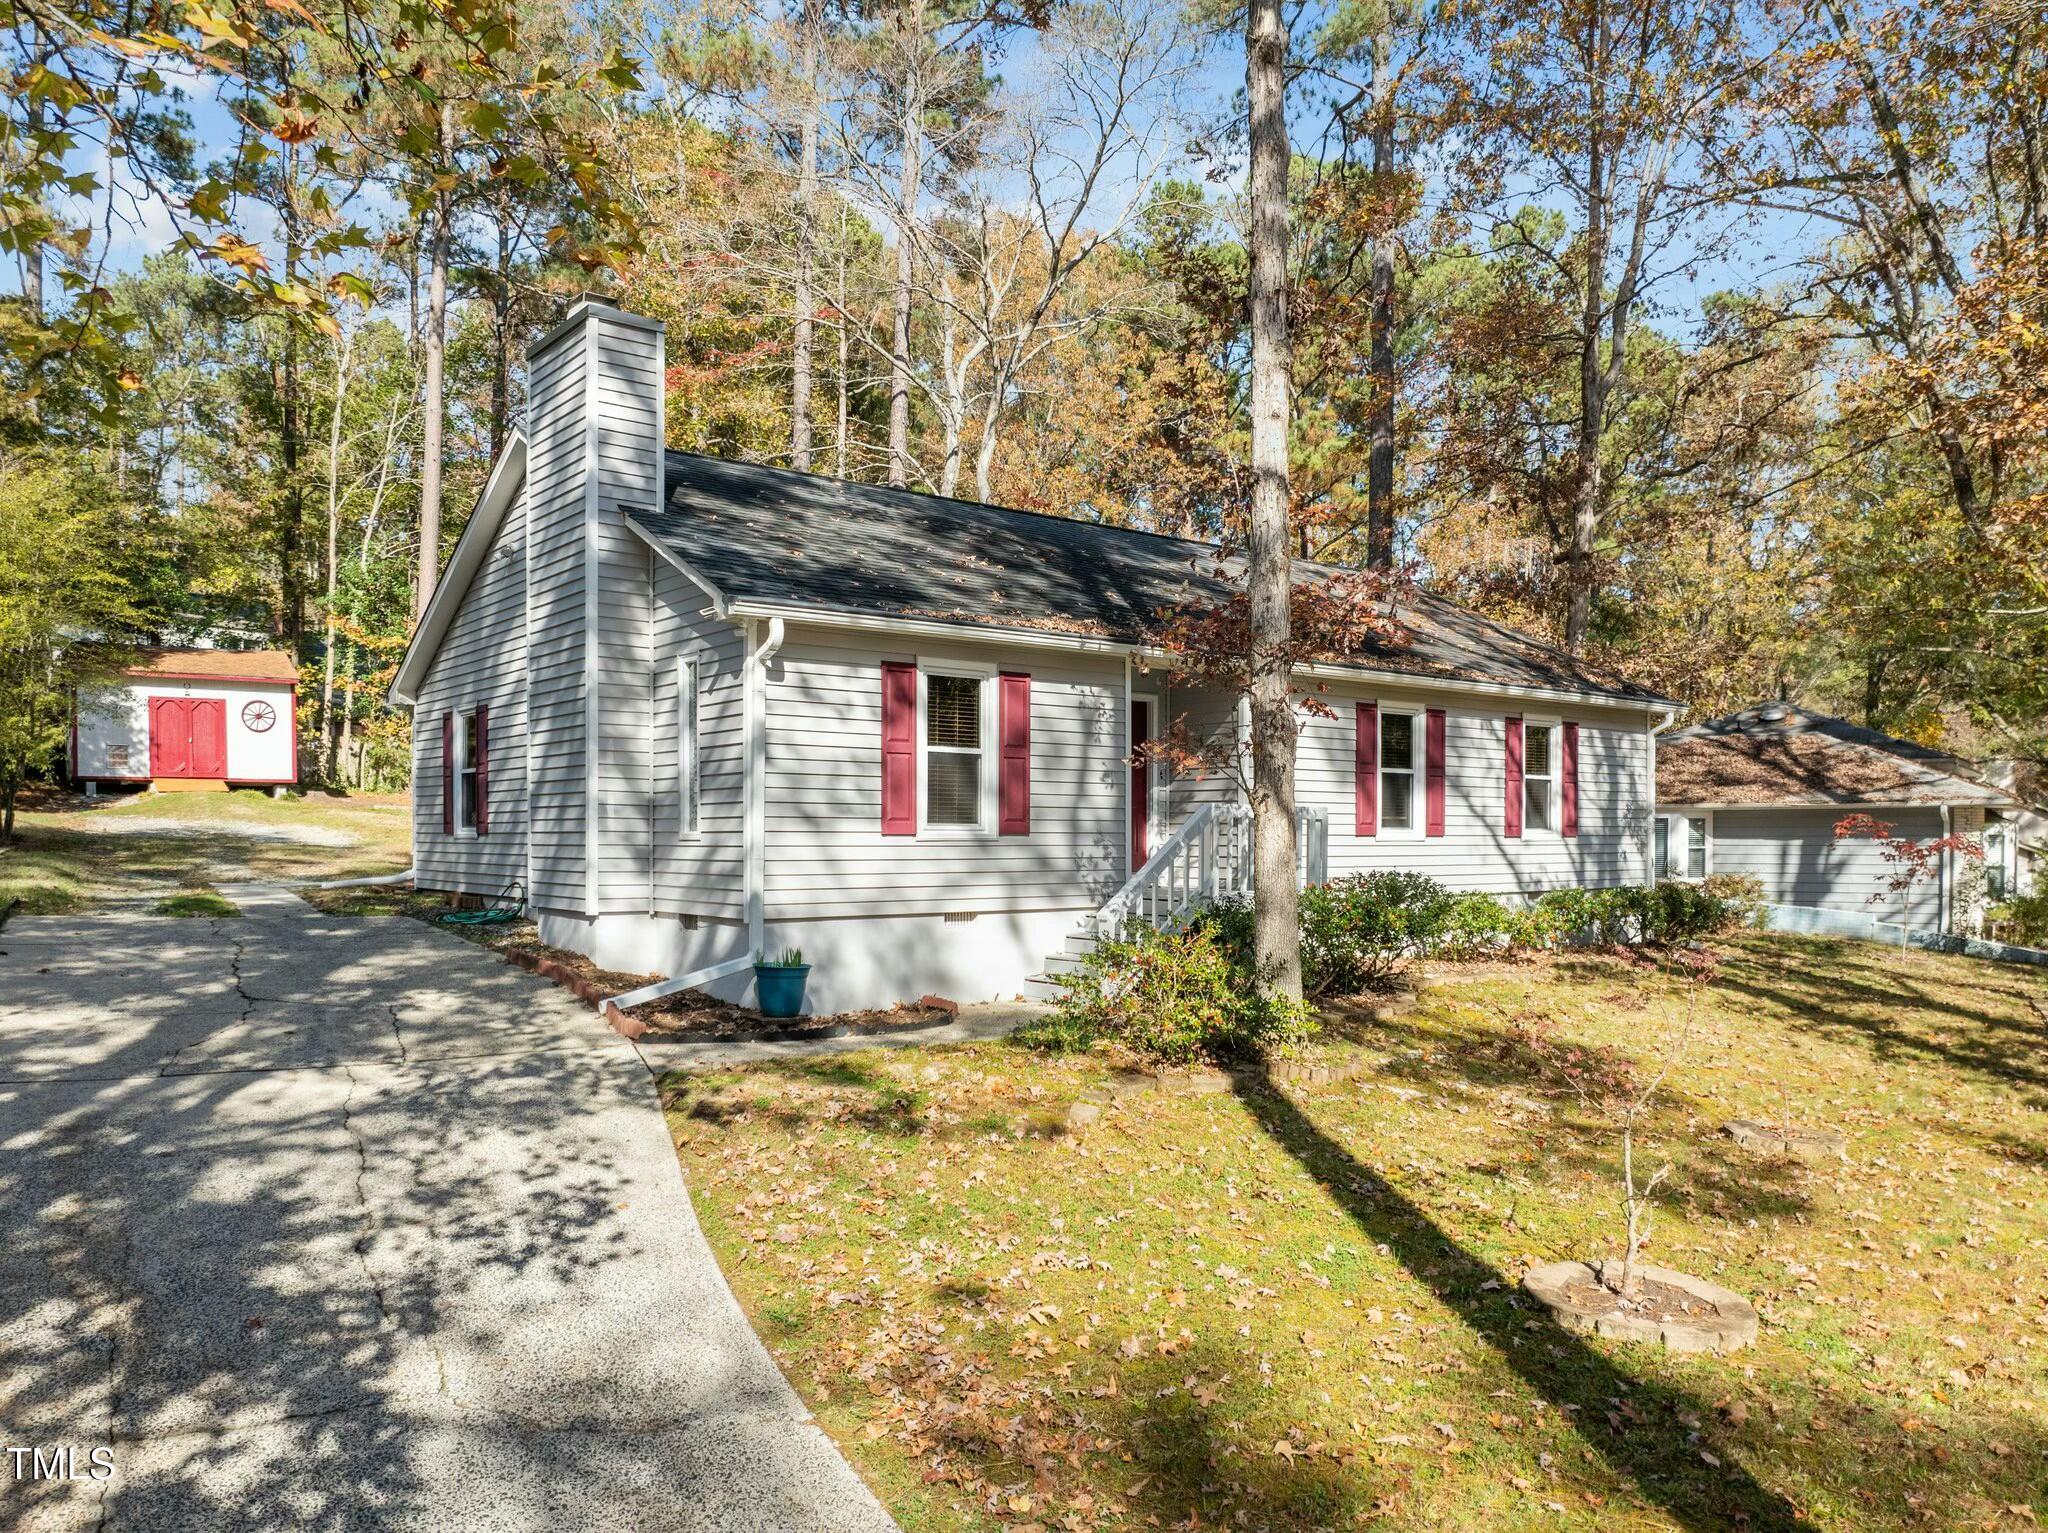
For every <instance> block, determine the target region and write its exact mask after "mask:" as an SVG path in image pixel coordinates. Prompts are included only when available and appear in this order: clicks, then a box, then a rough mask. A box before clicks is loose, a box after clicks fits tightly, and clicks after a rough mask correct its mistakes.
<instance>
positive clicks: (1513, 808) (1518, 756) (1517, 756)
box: [1505, 718, 1522, 836]
mask: <svg viewBox="0 0 2048 1533" xmlns="http://www.w3.org/2000/svg"><path fill="white" fill-rule="evenodd" d="M1507 788H1508V792H1507V820H1506V825H1505V829H1506V831H1507V833H1508V835H1510V836H1520V835H1521V833H1522V721H1521V720H1520V719H1519V718H1511V719H1509V720H1508V784H1507Z"/></svg>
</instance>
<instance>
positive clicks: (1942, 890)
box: [1900, 804, 1956, 937]
mask: <svg viewBox="0 0 2048 1533" xmlns="http://www.w3.org/2000/svg"><path fill="white" fill-rule="evenodd" d="M1952 807H1953V806H1951V805H1948V804H1943V805H1942V806H1941V839H1942V842H1943V843H1944V844H1943V846H1942V848H1941V872H1940V875H1939V876H1938V877H1937V878H1936V879H1935V881H1934V886H1935V895H1934V929H1935V931H1936V932H1938V933H1940V934H1941V935H1942V936H1944V937H1946V936H1947V935H1948V922H1949V912H1950V909H1951V907H1953V905H1954V904H1955V894H1954V891H1953V890H1951V889H1950V888H1949V882H1950V880H1951V879H1953V878H1954V877H1955V867H1956V863H1955V853H1954V852H1952V851H1950V850H1949V848H1948V846H1947V844H1946V843H1947V841H1948V838H1949V828H1950V823H1951V819H1952V814H1951V810H1952ZM1900 916H1901V918H1902V919H1903V918H1904V916H1905V912H1904V911H1901V912H1900Z"/></svg>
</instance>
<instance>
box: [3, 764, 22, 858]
mask: <svg viewBox="0 0 2048 1533" xmlns="http://www.w3.org/2000/svg"><path fill="white" fill-rule="evenodd" d="M20 789H21V784H20V783H18V782H16V781H15V780H14V779H13V778H11V777H10V778H8V779H7V784H6V786H5V787H4V788H0V843H6V842H11V841H13V840H14V795H15V794H16V793H17V792H19V791H20Z"/></svg>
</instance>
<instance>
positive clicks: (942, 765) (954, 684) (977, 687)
mask: <svg viewBox="0 0 2048 1533" xmlns="http://www.w3.org/2000/svg"><path fill="white" fill-rule="evenodd" d="M982 691H983V687H982V681H981V678H980V677H977V676H948V675H945V674H944V673H942V672H938V671H929V672H927V673H926V674H925V715H924V746H925V800H924V822H925V824H927V825H955V826H960V825H967V826H971V825H979V824H980V823H981V753H982V740H983V737H984V734H985V730H984V728H983V724H982V717H981V708H982V702H981V699H982Z"/></svg>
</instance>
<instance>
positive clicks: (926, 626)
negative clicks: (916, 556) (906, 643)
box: [731, 601, 1137, 655]
mask: <svg viewBox="0 0 2048 1533" xmlns="http://www.w3.org/2000/svg"><path fill="white" fill-rule="evenodd" d="M731 613H732V616H734V617H755V618H766V619H768V620H769V621H770V622H781V621H782V620H784V619H787V620H788V621H790V622H792V623H809V624H812V625H814V626H816V627H819V628H850V629H853V630H854V631H856V632H859V633H900V634H909V635H912V636H913V637H918V638H929V639H975V638H979V639H980V640H981V641H982V642H983V643H987V644H1008V645H1015V646H1021V647H1022V648H1025V649H1066V650H1080V651H1082V652H1084V653H1087V654H1096V655H1127V654H1132V653H1134V652H1135V650H1136V648H1137V647H1136V646H1135V645H1132V644H1126V643H1122V642H1120V641H1118V640H1115V639H1103V638H1096V637H1093V636H1091V635H1088V634H1080V633H1058V632H1053V631H1049V630H1042V629H1035V628H1000V627H995V626H991V625H984V624H978V623H945V622H940V621H938V620H936V619H932V618H915V617H876V616H873V615H871V614H868V613H862V612H835V611H833V610H831V609H830V608H825V607H799V606H791V605H790V604H788V603H786V602H759V601H736V602H733V603H732V604H731Z"/></svg>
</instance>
